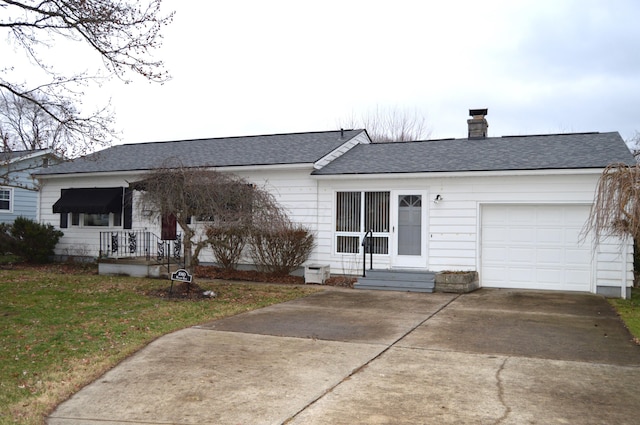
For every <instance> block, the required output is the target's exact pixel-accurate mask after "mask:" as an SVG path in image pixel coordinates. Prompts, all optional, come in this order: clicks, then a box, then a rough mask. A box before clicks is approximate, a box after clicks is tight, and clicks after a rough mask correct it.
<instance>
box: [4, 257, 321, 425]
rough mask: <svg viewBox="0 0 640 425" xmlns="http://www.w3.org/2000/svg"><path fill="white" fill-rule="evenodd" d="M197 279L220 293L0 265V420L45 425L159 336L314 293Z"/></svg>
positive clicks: (164, 282) (287, 287) (56, 269)
mask: <svg viewBox="0 0 640 425" xmlns="http://www.w3.org/2000/svg"><path fill="white" fill-rule="evenodd" d="M198 283H199V284H200V286H201V287H202V289H204V290H212V291H214V292H215V293H216V294H217V296H216V297H215V298H211V299H202V298H199V299H189V298H187V299H181V300H178V299H176V298H167V297H166V296H161V295H163V294H164V295H166V291H164V290H165V289H166V288H168V287H169V285H170V282H169V281H167V280H158V279H143V278H130V277H107V276H98V275H97V274H95V272H93V273H87V272H86V270H84V271H83V270H80V271H78V270H76V269H74V268H68V267H64V266H61V265H58V266H51V267H43V268H24V269H14V270H0V320H1V322H0V323H2V326H0V423H1V424H8V423H20V424H42V423H43V422H44V417H45V415H47V414H48V413H50V411H51V410H52V409H53V408H54V407H55V406H56V405H57V404H59V403H60V402H61V401H63V400H65V399H66V398H68V397H69V396H70V395H71V394H73V393H75V392H77V391H78V390H79V389H81V388H82V387H83V386H84V385H86V384H88V383H90V382H91V381H93V380H94V379H96V378H98V377H99V376H100V375H102V374H103V373H104V372H106V371H107V370H108V369H109V368H111V367H113V366H114V365H116V364H117V363H119V362H120V361H122V360H123V359H124V358H126V357H127V356H129V355H131V354H132V353H134V352H135V351H137V350H139V349H140V348H142V347H144V346H145V345H146V344H148V343H149V342H150V341H152V340H153V339H155V338H158V337H159V336H161V335H164V334H167V333H169V332H172V331H175V330H177V329H183V328H185V327H189V326H192V325H196V324H199V323H204V322H208V321H211V320H215V319H219V318H221V317H225V316H230V315H234V314H238V313H241V312H244V311H248V310H253V309H256V308H260V307H265V306H267V305H270V304H275V303H280V302H283V301H288V300H291V299H295V298H298V297H302V296H305V295H307V294H309V293H312V292H315V291H316V290H317V289H315V288H313V287H309V288H305V287H299V286H294V285H267V284H251V285H249V284H237V283H229V282H223V281H216V282H211V283H209V282H206V283H203V282H198Z"/></svg>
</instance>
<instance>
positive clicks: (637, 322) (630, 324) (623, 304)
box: [609, 288, 640, 344]
mask: <svg viewBox="0 0 640 425" xmlns="http://www.w3.org/2000/svg"><path fill="white" fill-rule="evenodd" d="M609 302H610V303H611V305H613V307H614V308H615V309H616V311H617V312H618V314H619V315H620V317H621V318H622V321H623V322H624V323H625V325H627V328H628V329H629V331H630V332H631V334H632V335H633V337H634V340H635V341H636V344H638V343H640V288H632V289H631V298H629V299H626V300H623V299H620V298H613V299H610V300H609Z"/></svg>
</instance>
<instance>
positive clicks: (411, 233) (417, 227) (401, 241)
mask: <svg viewBox="0 0 640 425" xmlns="http://www.w3.org/2000/svg"><path fill="white" fill-rule="evenodd" d="M426 205H427V193H426V191H402V192H400V191H398V192H393V193H392V206H393V207H392V208H393V212H394V218H393V220H394V221H393V225H392V235H393V251H392V266H393V267H398V268H403V267H406V268H426V267H427V243H426V242H427V225H426V224H427V219H426V217H427V208H426Z"/></svg>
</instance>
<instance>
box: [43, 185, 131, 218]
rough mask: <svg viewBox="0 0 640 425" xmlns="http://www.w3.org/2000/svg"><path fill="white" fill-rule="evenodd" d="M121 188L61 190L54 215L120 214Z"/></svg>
mask: <svg viewBox="0 0 640 425" xmlns="http://www.w3.org/2000/svg"><path fill="white" fill-rule="evenodd" d="M122 194H123V188H121V187H96V188H81V189H62V191H61V196H60V199H58V200H57V201H56V203H55V204H53V212H54V213H87V214H106V213H119V212H122Z"/></svg>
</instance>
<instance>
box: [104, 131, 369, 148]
mask: <svg viewBox="0 0 640 425" xmlns="http://www.w3.org/2000/svg"><path fill="white" fill-rule="evenodd" d="M341 131H364V129H362V128H350V129H346V128H343V129H338V130H324V131H322V130H320V131H298V132H294V133H267V134H250V135H246V136H221V137H198V138H195V139H182V140H156V141H150V142H133V143H122V144H120V145H115V146H130V145H150V144H154V143H182V142H198V141H203V140H224V139H249V138H254V137H255V138H257V137H279V136H295V135H301V134H321V133H340V132H341ZM115 146H113V147H115Z"/></svg>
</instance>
